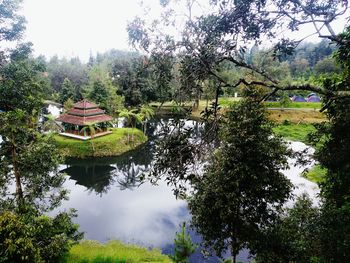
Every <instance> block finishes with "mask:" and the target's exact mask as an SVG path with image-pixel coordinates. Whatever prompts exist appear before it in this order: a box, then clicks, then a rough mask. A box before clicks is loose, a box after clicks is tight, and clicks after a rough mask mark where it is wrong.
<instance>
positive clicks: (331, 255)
mask: <svg viewBox="0 0 350 263" xmlns="http://www.w3.org/2000/svg"><path fill="white" fill-rule="evenodd" d="M175 2H176V1H175ZM185 2H186V3H187V5H186V7H187V9H188V10H187V11H188V13H189V15H188V16H187V18H186V20H185V23H183V28H182V30H178V31H181V32H179V34H180V35H181V36H180V38H179V39H176V38H175V37H174V36H171V35H168V34H167V33H161V32H172V31H171V30H169V31H165V30H164V28H167V27H171V26H175V27H176V26H177V24H176V19H177V18H178V16H177V15H176V8H174V7H173V6H172V1H168V0H167V1H164V0H162V1H160V4H161V6H162V7H163V9H162V10H163V12H164V13H163V15H162V16H161V18H160V19H159V20H158V19H157V20H156V21H152V22H151V25H152V26H149V25H148V23H150V22H149V21H146V20H142V19H141V18H139V17H136V18H135V19H134V20H133V21H130V23H129V24H128V27H127V31H128V34H129V41H130V44H131V46H133V47H134V48H135V50H137V51H135V52H127V51H119V50H110V51H108V52H106V53H97V54H91V55H90V58H89V60H88V62H87V63H84V62H82V61H80V59H79V58H70V59H66V58H58V57H52V58H45V57H43V56H39V57H35V56H33V53H32V44H31V43H23V41H21V37H22V35H23V33H24V31H25V21H24V18H23V17H22V16H21V15H19V9H20V3H21V1H11V0H6V1H1V3H0V51H1V57H0V110H1V112H0V124H1V125H0V135H1V138H2V140H1V142H0V195H1V199H0V244H1V246H0V262H60V260H62V257H63V256H64V255H66V254H67V253H68V251H69V249H70V248H71V246H72V245H73V244H74V243H76V242H78V241H79V240H81V239H82V236H83V234H82V233H81V232H80V231H79V226H78V225H76V224H74V223H73V218H74V216H76V211H75V210H72V211H66V212H60V213H58V214H56V215H55V216H49V212H50V211H53V210H54V209H56V208H58V207H59V206H60V204H61V202H62V201H63V200H66V199H67V198H68V193H67V191H66V189H64V188H63V182H64V180H65V175H64V174H62V173H61V172H60V171H59V169H58V165H59V164H60V163H62V156H61V155H60V154H59V152H58V150H57V148H56V147H55V144H54V142H53V138H52V136H51V135H50V134H46V133H42V132H41V128H40V124H39V123H38V118H39V115H40V112H41V109H42V108H43V105H44V102H45V100H51V101H55V102H59V103H61V104H63V105H64V107H65V109H69V108H71V107H72V105H73V103H74V102H76V101H78V100H80V99H82V98H88V99H90V100H91V101H93V102H95V103H97V104H98V105H100V107H101V108H102V109H104V110H106V112H107V113H108V114H110V115H112V116H114V117H116V116H118V115H121V112H123V111H125V110H126V109H130V110H134V112H138V111H141V107H142V106H145V105H148V104H150V103H155V102H156V103H157V104H156V105H162V104H164V103H166V102H170V101H172V102H173V103H174V104H176V105H180V106H181V105H183V104H184V103H185V102H187V103H188V102H191V105H192V106H193V109H196V107H198V105H199V100H201V99H202V100H203V99H204V100H208V101H211V102H212V104H210V106H208V107H207V108H205V110H204V111H203V112H202V116H201V122H202V123H203V126H204V135H203V136H202V137H201V138H200V139H197V138H193V136H192V133H191V129H190V128H188V127H186V126H185V122H184V119H186V118H188V117H189V115H188V113H187V115H186V114H183V115H181V118H177V117H174V118H173V119H172V120H171V122H170V126H169V127H163V130H162V137H161V138H162V139H161V140H159V142H157V146H156V150H155V153H154V155H155V159H154V163H152V165H153V167H152V169H151V171H150V172H149V173H148V174H147V175H145V176H144V180H149V181H150V182H152V183H157V182H158V181H159V180H164V181H165V182H166V183H167V184H168V185H169V186H171V187H172V188H173V192H174V194H175V195H176V197H177V198H182V199H184V200H186V201H187V204H188V208H189V211H190V213H191V215H192V220H191V227H192V228H193V229H195V230H196V231H197V232H198V233H199V234H200V235H201V237H202V238H203V242H202V245H203V247H204V248H205V249H206V250H207V251H210V252H215V253H216V254H217V255H218V256H223V255H225V252H227V251H229V254H230V255H231V258H232V261H233V262H236V256H237V255H238V253H239V252H240V251H241V250H242V249H248V250H249V252H250V254H251V257H252V260H254V261H255V262H281V263H282V262H320V263H321V262H349V260H350V253H349V251H350V225H349V222H350V201H349V200H350V199H349V196H350V176H349V175H350V133H349V130H350V91H349V89H350V86H349V85H350V70H349V68H350V52H349V50H350V45H349V43H350V27H349V26H348V27H345V29H344V31H343V32H342V33H340V34H336V33H335V32H334V30H333V29H332V26H331V23H332V22H333V21H334V20H336V19H337V18H338V17H344V16H345V14H346V10H347V8H348V3H347V1H336V0H327V1H324V0H322V1H321V0H320V1H308V0H305V1H304V0H303V1H297V0H280V1H273V2H271V1H265V0H249V1H237V0H232V1H231V0H228V1H216V0H211V1H209V6H210V10H209V11H208V13H205V14H201V15H199V16H192V13H191V11H192V8H194V7H195V4H196V2H197V1H185ZM175 6H176V3H175ZM172 19H174V21H172ZM347 19H348V18H347ZM347 21H348V20H347ZM304 24H311V25H312V26H313V29H314V33H315V34H316V35H318V36H319V39H320V40H321V41H320V42H318V43H310V42H306V40H304V39H295V40H290V39H285V38H284V37H283V36H282V35H281V34H279V31H278V29H279V28H281V27H284V28H286V29H288V30H290V31H298V30H299V28H300V27H301V26H302V25H304ZM321 29H326V32H324V31H322V32H321ZM266 38H268V39H273V40H274V41H275V42H276V43H274V44H273V46H271V47H264V46H263V45H262V42H263V41H264V39H265V40H266ZM5 42H6V43H7V42H12V43H13V44H14V46H15V47H14V48H5V44H4V43H5ZM311 92H312V93H317V94H318V95H320V96H322V108H321V111H322V112H324V114H325V116H326V118H327V120H326V121H325V122H323V123H319V124H315V128H316V131H315V132H313V133H312V134H310V135H309V136H308V139H309V143H310V145H313V146H314V147H315V149H316V151H315V153H314V155H313V158H314V159H315V160H316V161H317V162H318V163H319V165H320V166H321V167H322V168H324V169H325V170H326V175H325V179H324V180H323V181H322V182H321V183H320V184H319V187H320V197H319V198H320V199H319V200H320V202H319V204H318V206H314V205H313V203H312V200H311V199H310V198H309V197H308V196H307V195H302V196H298V197H294V199H295V200H294V201H295V202H294V205H293V206H292V207H286V206H285V204H286V202H287V201H288V200H291V199H292V198H293V196H292V193H291V190H292V188H293V186H292V185H291V183H290V181H289V180H288V179H287V178H286V177H285V176H284V175H283V174H282V173H281V170H282V169H286V168H287V167H288V158H289V157H291V156H294V157H296V158H298V160H299V161H300V162H301V163H302V162H304V161H305V159H304V158H303V154H305V153H295V152H292V151H291V150H290V148H289V147H288V145H287V144H286V142H285V141H284V140H283V138H281V137H280V136H277V135H276V134H274V132H273V126H274V124H273V123H272V122H271V121H270V120H269V118H268V114H267V111H266V108H265V107H264V102H265V101H267V100H279V101H282V100H283V99H284V98H289V97H291V96H292V95H296V94H301V95H303V96H306V95H307V94H309V93H311ZM235 93H237V94H239V96H240V97H242V98H241V100H239V102H236V103H233V104H232V105H230V106H229V107H227V108H226V109H225V110H224V111H222V110H221V107H220V105H219V103H218V101H219V100H218V99H219V97H230V96H234V95H235ZM199 164H200V165H199ZM176 242H177V243H179V242H180V241H178V240H177V241H176ZM180 243H181V242H180ZM190 243H191V242H188V240H185V238H184V240H183V243H182V244H178V245H179V247H180V248H182V249H183V251H184V255H183V257H180V258H176V257H174V260H175V261H176V262H186V260H187V256H189V254H190V253H191V251H193V247H192V244H190ZM186 246H187V247H186ZM179 255H181V253H179ZM179 255H178V256H179Z"/></svg>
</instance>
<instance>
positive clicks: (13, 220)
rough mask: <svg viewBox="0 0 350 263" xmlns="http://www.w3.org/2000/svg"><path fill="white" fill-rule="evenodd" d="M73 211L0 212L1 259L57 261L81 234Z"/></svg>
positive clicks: (0, 260)
mask: <svg viewBox="0 0 350 263" xmlns="http://www.w3.org/2000/svg"><path fill="white" fill-rule="evenodd" d="M72 216H74V214H73V213H60V214H58V215H57V216H56V217H54V218H50V217H48V216H39V217H28V216H26V217H25V216H21V215H18V214H15V213H13V212H9V211H5V212H3V213H1V214H0V262H57V261H58V260H59V258H61V257H62V256H63V255H64V254H65V253H67V252H68V250H69V248H70V247H71V245H72V244H73V243H74V242H75V241H78V240H79V239H81V238H82V234H81V233H78V231H77V230H78V226H77V225H75V224H73V223H72V220H71V217H72Z"/></svg>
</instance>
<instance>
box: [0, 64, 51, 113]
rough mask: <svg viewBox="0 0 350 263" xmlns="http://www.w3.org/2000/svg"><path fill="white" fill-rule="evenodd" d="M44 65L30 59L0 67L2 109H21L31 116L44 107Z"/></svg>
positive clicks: (0, 107) (0, 105) (0, 100)
mask: <svg viewBox="0 0 350 263" xmlns="http://www.w3.org/2000/svg"><path fill="white" fill-rule="evenodd" d="M42 71H43V68H42V65H40V64H37V63H36V62H34V61H31V60H29V59H22V60H19V61H12V62H10V63H7V64H6V65H4V66H2V67H0V76H1V79H0V109H2V110H5V111H10V110H15V109H16V108H20V109H21V110H23V111H25V112H27V113H28V114H29V115H31V114H33V111H34V110H38V108H39V107H40V106H41V105H42V99H43V98H44V95H43V90H44V89H43V86H44V85H43V84H44V81H43V79H42V77H41V72H42Z"/></svg>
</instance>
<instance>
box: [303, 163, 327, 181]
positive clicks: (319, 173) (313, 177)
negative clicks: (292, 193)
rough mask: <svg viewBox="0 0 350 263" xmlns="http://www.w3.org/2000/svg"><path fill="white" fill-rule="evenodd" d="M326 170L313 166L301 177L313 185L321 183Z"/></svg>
mask: <svg viewBox="0 0 350 263" xmlns="http://www.w3.org/2000/svg"><path fill="white" fill-rule="evenodd" d="M326 172H327V170H326V169H323V168H321V166H320V165H315V166H314V167H312V168H311V169H310V170H309V171H308V172H306V173H305V174H303V176H304V177H305V178H306V179H308V180H309V181H312V182H315V183H321V182H322V181H323V179H324V178H325V176H326Z"/></svg>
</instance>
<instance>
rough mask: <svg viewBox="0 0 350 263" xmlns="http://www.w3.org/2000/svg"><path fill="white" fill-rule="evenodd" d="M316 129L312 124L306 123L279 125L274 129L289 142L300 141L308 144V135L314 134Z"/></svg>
mask: <svg viewBox="0 0 350 263" xmlns="http://www.w3.org/2000/svg"><path fill="white" fill-rule="evenodd" d="M314 131H315V127H314V126H313V125H312V124H306V123H300V124H295V123H290V124H286V125H283V124H281V125H278V126H276V127H275V128H274V132H275V133H276V134H278V135H280V136H282V137H284V138H286V139H287V140H291V141H299V142H303V143H307V135H308V134H309V133H310V132H314Z"/></svg>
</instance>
